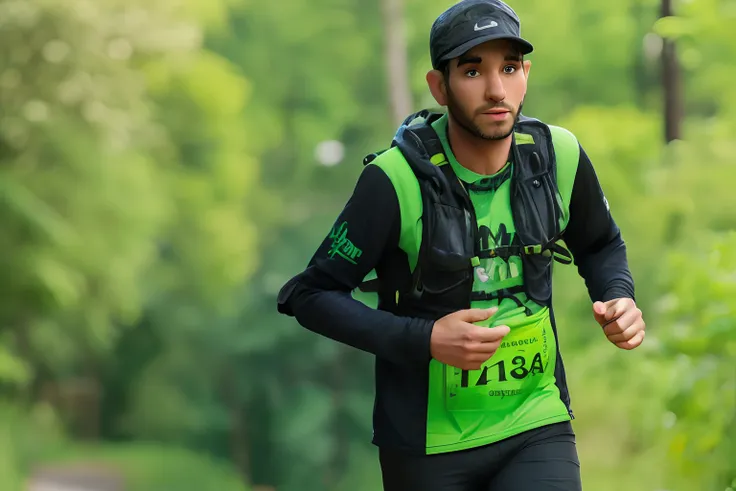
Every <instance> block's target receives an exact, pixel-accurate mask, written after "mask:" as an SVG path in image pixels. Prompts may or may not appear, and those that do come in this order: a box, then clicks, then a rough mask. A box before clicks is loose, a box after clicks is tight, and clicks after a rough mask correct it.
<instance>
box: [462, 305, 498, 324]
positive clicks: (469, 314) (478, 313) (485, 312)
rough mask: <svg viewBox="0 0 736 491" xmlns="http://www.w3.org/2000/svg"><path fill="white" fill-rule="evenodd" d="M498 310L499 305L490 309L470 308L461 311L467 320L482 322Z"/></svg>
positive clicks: (463, 317) (463, 318)
mask: <svg viewBox="0 0 736 491" xmlns="http://www.w3.org/2000/svg"><path fill="white" fill-rule="evenodd" d="M496 312H498V307H492V308H490V309H468V310H463V311H462V312H461V315H460V318H461V319H462V320H464V321H465V322H480V321H484V320H486V319H488V318H489V317H491V316H492V315H494V314H495V313H496Z"/></svg>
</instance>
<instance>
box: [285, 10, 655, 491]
mask: <svg viewBox="0 0 736 491" xmlns="http://www.w3.org/2000/svg"><path fill="white" fill-rule="evenodd" d="M532 49H533V48H532V45H531V44H530V43H529V42H528V41H527V40H525V39H523V38H522V37H521V36H520V22H519V19H518V17H517V15H516V13H515V12H514V11H513V10H512V9H511V8H510V7H509V6H508V5H506V4H504V3H502V2H501V1H498V0H464V1H461V2H459V3H457V4H455V5H454V6H452V7H451V8H449V9H448V10H447V11H445V12H444V13H443V14H442V15H440V16H439V17H438V18H437V20H436V21H435V23H434V24H433V26H432V30H431V34H430V54H431V60H432V70H431V71H429V73H428V74H427V77H426V78H427V84H428V86H429V90H430V91H431V93H432V95H433V96H434V98H435V100H436V101H437V103H438V104H439V105H441V106H444V107H446V108H447V114H435V113H432V112H429V111H422V112H420V113H417V114H415V115H411V116H410V117H409V118H407V120H406V121H405V123H404V124H403V125H401V127H400V128H399V130H398V132H397V134H396V136H395V137H394V140H393V142H392V145H391V148H389V149H388V150H386V151H383V152H380V153H378V154H374V155H372V156H370V157H369V158H367V159H366V161H365V165H366V166H365V168H364V170H363V172H362V174H361V176H360V178H359V179H358V182H357V185H356V187H355V189H354V191H353V195H352V196H351V198H350V199H349V201H348V202H347V204H346V205H345V207H344V209H343V210H342V212H341V213H340V215H339V216H338V218H337V220H336V221H335V223H334V226H333V228H332V230H331V231H330V233H329V234H328V235H327V237H326V238H325V240H324V242H323V243H322V244H321V246H320V247H319V248H318V250H317V251H316V253H315V254H314V256H313V258H312V260H311V261H310V263H309V265H308V267H307V268H306V270H305V271H303V272H302V273H300V274H299V275H297V276H295V277H294V278H292V279H291V280H290V281H289V282H288V283H287V284H286V285H285V286H284V287H283V289H282V291H281V292H280V295H279V305H278V308H279V311H280V312H281V313H285V314H287V315H292V316H294V317H295V318H296V319H297V320H298V322H299V323H301V324H302V325H303V326H304V327H306V328H307V329H309V330H311V331H314V332H316V333H319V334H321V335H324V336H327V337H329V338H331V339H333V340H336V341H338V342H341V343H345V344H347V345H350V346H353V347H355V348H358V349H361V350H364V351H367V352H369V353H372V354H374V355H375V357H376V371H375V376H376V400H375V406H374V435H373V443H374V444H376V445H377V446H378V447H379V459H380V465H381V471H382V476H383V485H384V489H385V490H386V491H553V490H554V491H576V490H580V489H581V482H580V464H579V460H578V455H577V451H576V447H575V436H574V433H573V429H572V426H571V420H572V418H573V413H572V410H571V408H570V398H569V395H568V390H567V385H566V381H565V371H564V367H563V363H562V357H561V355H560V353H559V350H558V349H557V346H558V343H557V330H556V327H555V321H554V315H553V312H552V292H551V288H552V280H551V277H552V273H551V270H552V264H553V262H558V263H562V264H569V263H571V262H573V261H574V264H575V266H576V267H577V269H578V272H579V274H580V275H581V277H582V278H583V279H584V280H585V284H586V286H587V288H588V292H589V294H590V298H591V300H592V301H593V305H592V309H591V310H592V314H593V318H594V319H595V321H596V322H597V323H598V324H599V325H600V326H601V327H602V330H603V333H604V334H605V335H606V336H607V338H608V340H609V341H610V342H611V343H612V344H614V345H615V346H617V347H619V348H621V349H633V348H636V347H637V346H639V345H640V344H641V342H642V341H643V339H644V333H645V324H644V321H643V319H642V313H641V311H640V310H639V309H638V308H637V306H636V304H635V302H634V284H633V280H632V277H631V274H630V272H629V268H628V263H627V257H626V248H625V245H624V242H623V240H622V238H621V235H620V233H619V229H618V227H617V225H616V223H615V222H614V220H613V218H612V216H611V213H610V210H609V207H608V203H607V201H606V199H605V197H604V194H603V192H602V190H601V187H600V185H599V182H598V179H597V177H596V174H595V172H594V170H593V167H592V164H591V162H590V160H589V159H588V157H587V155H586V153H585V151H584V150H583V148H582V147H581V146H580V144H579V143H578V141H577V139H576V138H575V136H574V135H573V134H571V133H570V132H569V131H567V130H565V129H563V128H560V127H557V126H552V125H547V124H544V123H542V122H540V121H538V120H535V119H531V118H528V117H525V116H522V114H521V108H522V105H523V102H524V97H525V95H526V91H527V80H528V78H529V73H530V69H531V63H530V62H529V61H528V60H525V59H524V56H525V55H527V54H529V53H530V52H531V51H532ZM373 270H375V272H376V275H377V280H376V281H371V282H364V279H365V278H366V276H367V275H368V274H369V273H370V272H371V271H373ZM358 287H361V288H363V289H365V290H368V291H371V290H373V291H376V292H377V293H378V298H379V304H378V308H377V309H371V308H369V307H368V306H366V305H364V304H363V303H361V302H359V301H357V300H355V299H354V298H353V297H352V295H351V292H352V291H353V290H355V289H356V288H358Z"/></svg>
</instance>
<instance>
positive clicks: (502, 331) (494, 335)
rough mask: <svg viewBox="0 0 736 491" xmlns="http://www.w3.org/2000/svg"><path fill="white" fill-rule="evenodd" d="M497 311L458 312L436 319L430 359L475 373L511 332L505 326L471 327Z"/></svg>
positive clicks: (495, 309) (475, 310)
mask: <svg viewBox="0 0 736 491" xmlns="http://www.w3.org/2000/svg"><path fill="white" fill-rule="evenodd" d="M496 312H498V308H496V307H494V308H492V309H468V310H460V311H458V312H453V313H452V314H449V315H446V316H445V317H443V318H441V319H439V320H437V321H436V322H435V323H434V327H433V328H432V337H431V339H430V351H431V353H432V358H434V359H435V360H437V361H440V362H442V363H445V364H447V365H450V366H453V367H457V368H460V369H462V370H478V369H479V368H480V367H481V365H483V363H485V362H486V361H488V359H489V358H490V357H491V356H493V354H494V353H495V352H496V350H497V349H498V347H499V346H500V345H501V340H502V339H503V338H504V336H506V335H507V334H508V333H509V331H510V329H509V327H508V326H496V327H481V326H476V325H475V324H473V322H480V321H484V320H486V319H488V318H490V317H491V316H493V315H494V314H495V313H496Z"/></svg>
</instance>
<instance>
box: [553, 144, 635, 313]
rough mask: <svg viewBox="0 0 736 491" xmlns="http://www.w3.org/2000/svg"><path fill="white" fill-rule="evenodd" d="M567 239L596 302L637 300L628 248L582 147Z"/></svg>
mask: <svg viewBox="0 0 736 491" xmlns="http://www.w3.org/2000/svg"><path fill="white" fill-rule="evenodd" d="M563 239H564V241H565V243H566V244H567V246H568V247H569V248H570V252H571V253H572V255H573V258H574V260H575V265H576V266H577V268H578V272H579V274H580V276H581V277H582V278H583V279H584V280H585V284H586V286H587V288H588V294H589V296H590V298H591V300H592V301H594V302H595V301H607V300H612V299H614V298H631V299H634V280H633V278H632V276H631V272H630V271H629V265H628V259H627V256H626V245H625V244H624V241H623V239H622V237H621V231H620V230H619V228H618V226H617V225H616V222H615V221H614V219H613V216H612V215H611V211H610V209H609V205H608V201H607V200H606V198H605V195H604V194H603V190H602V189H601V186H600V183H599V181H598V177H597V176H596V173H595V170H594V169H593V165H592V163H591V162H590V159H589V158H588V156H587V154H586V153H585V151H584V150H583V148H582V147H580V158H579V161H578V168H577V173H576V174H575V181H574V183H573V189H572V195H571V198H570V220H569V222H568V225H567V229H566V230H565V233H564V234H563Z"/></svg>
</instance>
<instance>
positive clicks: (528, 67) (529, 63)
mask: <svg viewBox="0 0 736 491" xmlns="http://www.w3.org/2000/svg"><path fill="white" fill-rule="evenodd" d="M531 69H532V60H524V76H525V77H526V79H527V80H529V72H530V71H531Z"/></svg>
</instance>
